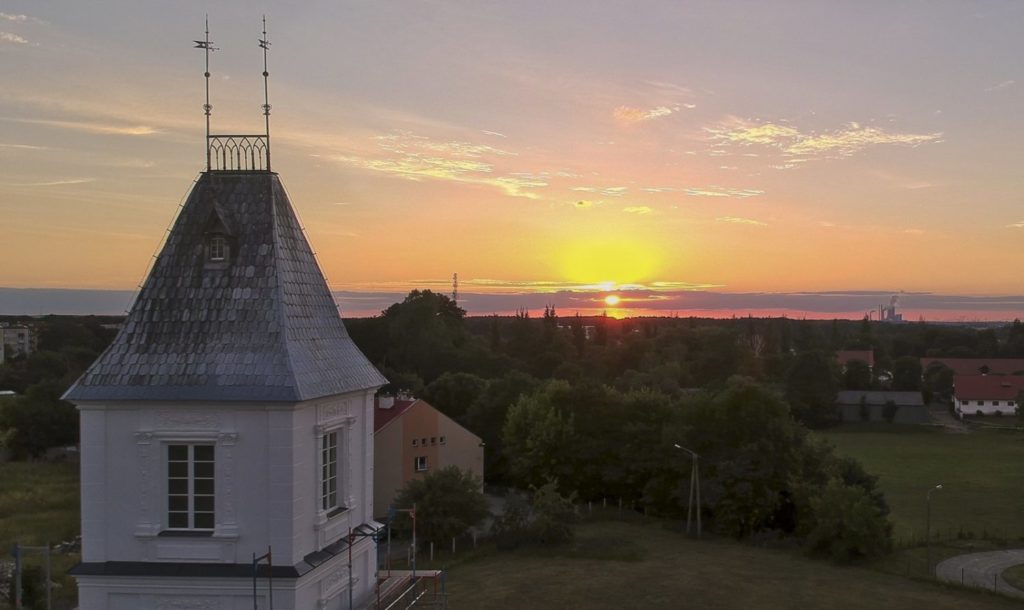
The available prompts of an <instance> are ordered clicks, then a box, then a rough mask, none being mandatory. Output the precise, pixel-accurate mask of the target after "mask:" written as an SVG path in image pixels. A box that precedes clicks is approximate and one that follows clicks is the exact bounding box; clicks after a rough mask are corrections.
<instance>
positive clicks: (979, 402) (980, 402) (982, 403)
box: [977, 400, 985, 407]
mask: <svg viewBox="0 0 1024 610" xmlns="http://www.w3.org/2000/svg"><path fill="white" fill-rule="evenodd" d="M977 403H978V406H979V407H980V406H982V405H984V404H985V401H984V400H979V401H977Z"/></svg>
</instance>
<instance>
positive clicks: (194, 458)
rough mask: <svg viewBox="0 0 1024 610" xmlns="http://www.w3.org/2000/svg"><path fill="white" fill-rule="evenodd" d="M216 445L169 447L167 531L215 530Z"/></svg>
mask: <svg viewBox="0 0 1024 610" xmlns="http://www.w3.org/2000/svg"><path fill="white" fill-rule="evenodd" d="M213 464H214V461H213V445H168V446H167V527H168V528H169V529H175V530H212V529H213V525H214V516H213V510H214V499H213Z"/></svg>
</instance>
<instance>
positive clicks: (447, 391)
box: [423, 372, 487, 424]
mask: <svg viewBox="0 0 1024 610" xmlns="http://www.w3.org/2000/svg"><path fill="white" fill-rule="evenodd" d="M486 387H487V381H486V380H484V379H482V378H480V377H477V376H476V375H473V374H471V373H453V372H447V373H444V374H443V375H441V376H440V377H438V378H437V379H435V380H434V381H432V382H431V383H430V384H429V385H427V387H425V388H423V398H424V400H426V401H427V402H429V403H430V404H432V405H433V406H435V407H437V409H438V410H439V411H441V412H442V413H444V414H445V415H447V416H448V417H451V418H452V419H454V420H456V421H458V422H459V423H461V424H465V423H466V412H467V411H468V410H469V407H470V405H472V404H473V403H474V402H476V400H477V399H478V398H479V397H480V395H481V394H483V392H484V389H486Z"/></svg>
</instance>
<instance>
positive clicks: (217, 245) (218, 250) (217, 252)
mask: <svg viewBox="0 0 1024 610" xmlns="http://www.w3.org/2000/svg"><path fill="white" fill-rule="evenodd" d="M227 257H228V240H226V239H224V238H223V237H221V236H219V235H215V236H213V237H212V238H211V239H210V260H211V261H223V260H225V259H227Z"/></svg>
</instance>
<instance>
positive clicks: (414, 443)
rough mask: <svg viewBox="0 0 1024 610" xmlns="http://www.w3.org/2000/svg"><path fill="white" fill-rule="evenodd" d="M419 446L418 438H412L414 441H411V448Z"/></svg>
mask: <svg viewBox="0 0 1024 610" xmlns="http://www.w3.org/2000/svg"><path fill="white" fill-rule="evenodd" d="M419 444H420V440H419V439H418V438H414V439H412V446H413V447H415V446H417V445H419Z"/></svg>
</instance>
